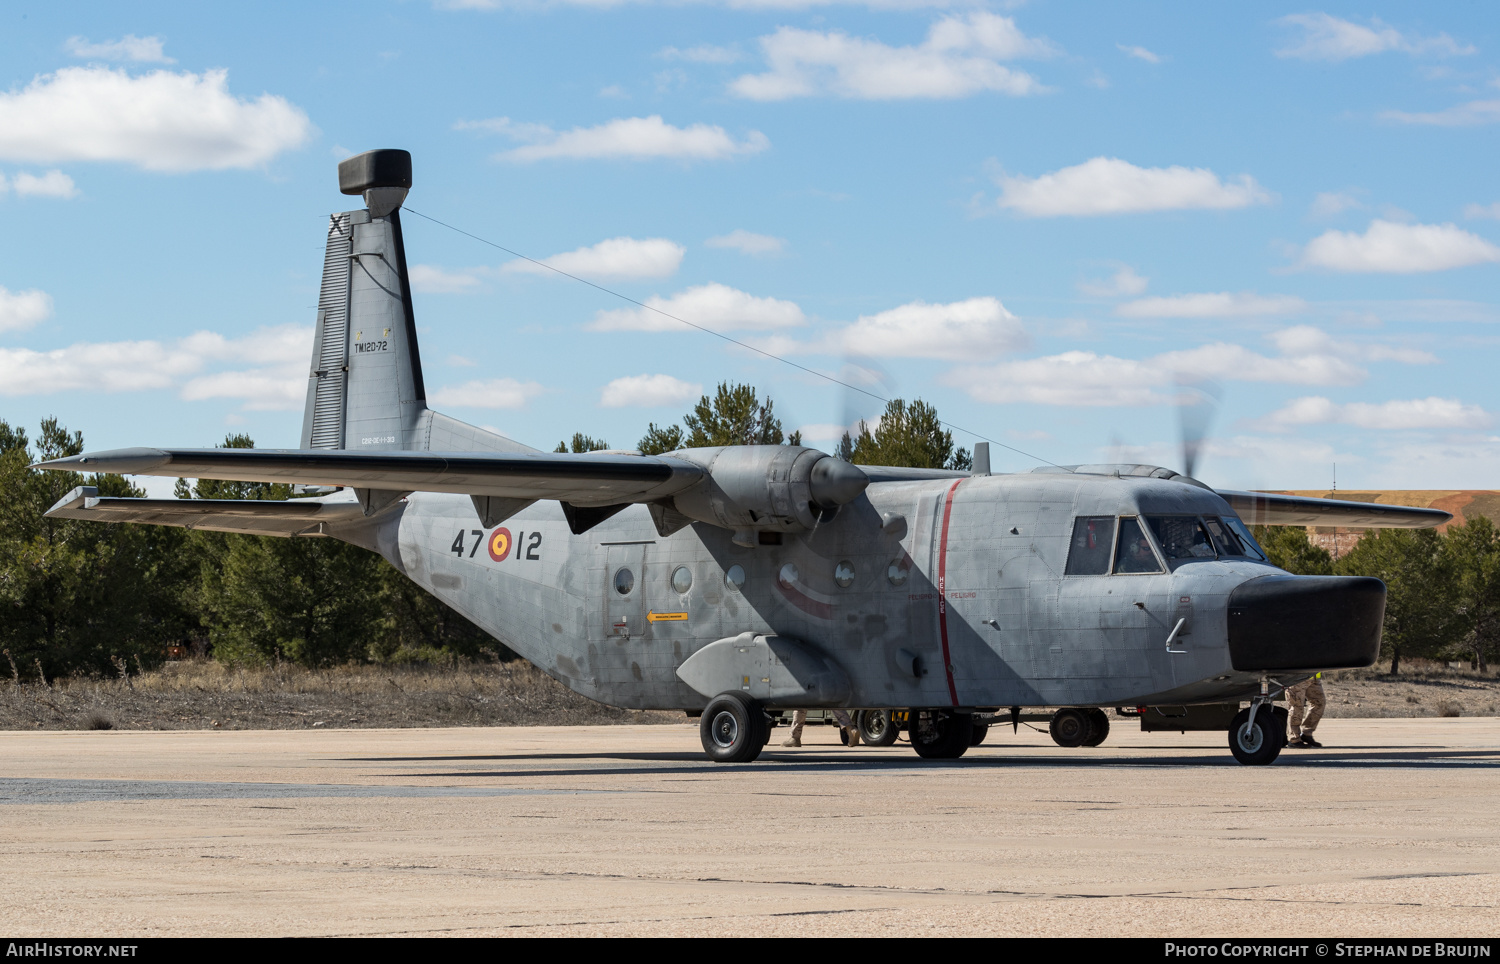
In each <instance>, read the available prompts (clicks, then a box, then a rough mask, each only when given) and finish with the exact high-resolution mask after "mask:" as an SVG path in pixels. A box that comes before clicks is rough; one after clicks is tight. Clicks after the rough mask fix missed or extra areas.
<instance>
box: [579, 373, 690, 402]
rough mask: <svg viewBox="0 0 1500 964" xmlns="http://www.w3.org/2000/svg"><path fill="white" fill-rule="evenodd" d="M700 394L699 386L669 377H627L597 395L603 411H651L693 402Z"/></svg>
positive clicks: (606, 386) (617, 379)
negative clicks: (621, 409)
mask: <svg viewBox="0 0 1500 964" xmlns="http://www.w3.org/2000/svg"><path fill="white" fill-rule="evenodd" d="M702 395H703V386H702V385H699V384H695V383H693V382H685V381H683V380H682V379H680V378H673V377H672V376H671V375H628V376H626V377H624V378H616V379H615V380H614V381H612V382H610V383H609V384H608V385H605V386H604V389H603V390H602V391H601V392H600V393H599V404H600V405H603V406H604V407H605V408H627V407H632V406H636V407H641V408H650V407H654V406H659V405H678V404H681V403H683V402H690V401H695V400H697V399H698V398H699V397H701V396H702Z"/></svg>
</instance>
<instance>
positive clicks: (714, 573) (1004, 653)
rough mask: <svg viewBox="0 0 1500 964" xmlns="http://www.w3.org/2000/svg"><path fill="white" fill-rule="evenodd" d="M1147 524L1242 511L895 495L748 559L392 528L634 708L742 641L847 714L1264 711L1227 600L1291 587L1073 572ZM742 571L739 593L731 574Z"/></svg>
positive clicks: (464, 524)
mask: <svg viewBox="0 0 1500 964" xmlns="http://www.w3.org/2000/svg"><path fill="white" fill-rule="evenodd" d="M1147 514H1160V515H1197V516H1207V517H1232V516H1233V512H1232V510H1231V509H1230V508H1229V507H1228V505H1227V504H1226V503H1225V502H1224V501H1223V500H1222V499H1220V498H1219V497H1218V496H1217V495H1215V494H1214V493H1213V492H1211V491H1209V490H1206V489H1202V488H1198V487H1196V486H1193V485H1188V484H1184V483H1181V482H1173V481H1164V480H1159V479H1141V478H1113V477H1108V476H1083V475H1062V476H1059V475H996V476H980V477H971V478H962V479H944V480H936V481H917V482H880V483H875V484H872V485H870V487H869V488H868V489H867V491H866V493H865V495H864V496H862V497H860V498H859V499H857V500H856V501H854V502H853V503H850V504H849V505H846V506H844V507H843V508H842V509H841V510H840V511H839V512H838V513H837V515H836V516H835V517H834V518H833V519H832V520H831V521H829V522H826V523H824V524H822V525H820V526H819V527H818V528H816V529H815V530H813V531H811V532H806V533H786V534H784V536H783V538H782V541H781V544H779V545H757V546H754V547H748V548H747V547H743V546H739V545H735V544H734V543H733V542H732V541H731V533H730V532H729V531H728V530H725V529H722V528H718V527H715V526H712V525H708V524H704V523H694V524H692V525H690V526H688V527H686V528H683V529H681V530H679V531H677V532H675V533H673V534H672V535H671V536H669V537H665V538H663V537H661V536H659V535H658V533H657V530H656V528H655V527H654V526H653V524H652V521H651V518H650V516H649V514H648V512H647V510H646V508H645V507H644V506H639V505H637V506H631V507H630V508H628V509H626V510H624V511H622V512H620V513H619V514H618V515H616V516H614V517H613V518H610V519H609V520H607V521H605V522H604V523H602V524H600V525H599V526H597V527H596V528H594V529H592V530H590V531H588V532H586V533H584V534H583V535H576V536H575V535H573V534H572V533H571V532H570V531H569V528H568V526H567V523H566V521H565V519H564V517H563V513H562V511H561V510H560V508H559V507H558V506H557V504H556V503H553V502H544V503H537V504H536V505H533V506H532V507H530V508H528V509H526V510H524V511H522V512H520V513H518V514H516V515H514V516H512V517H510V518H509V519H507V520H505V523H504V525H503V526H501V527H492V528H488V529H486V528H484V527H483V526H482V525H481V524H480V522H479V521H478V519H477V518H476V515H475V511H474V506H473V503H472V502H471V501H470V500H469V499H468V498H465V497H463V496H450V495H442V494H432V493H416V494H413V495H411V496H410V497H409V498H408V500H407V501H406V504H405V505H404V506H403V507H402V509H401V510H400V511H399V516H398V518H396V519H393V520H392V522H393V523H394V524H395V525H397V526H399V530H398V542H399V549H397V550H396V551H395V552H392V551H391V549H390V548H387V550H386V555H387V556H388V557H390V558H391V561H392V562H393V563H395V564H397V565H398V566H399V567H400V568H402V569H403V570H404V571H405V573H406V574H407V575H408V576H410V577H411V578H412V579H414V580H415V581H416V582H418V583H419V584H420V585H422V586H423V587H424V588H426V589H428V590H429V591H431V592H432V593H433V594H434V595H436V596H437V597H438V598H440V599H442V600H443V601H444V602H446V603H448V604H449V605H450V606H452V607H453V608H455V609H457V610H458V611H459V612H461V613H463V614H464V615H465V616H467V617H468V618H469V619H470V620H472V621H473V622H474V623H476V624H477V625H479V626H480V627H482V628H483V629H485V630H486V631H488V632H489V633H491V634H492V635H494V636H495V637H496V638H497V639H499V640H501V641H503V642H504V643H505V644H506V645H507V646H509V647H511V648H512V649H513V650H515V651H516V652H517V653H519V654H520V655H522V656H523V657H525V658H526V659H527V660H529V661H530V662H532V663H534V664H535V665H536V666H538V667H540V668H541V669H542V670H543V671H545V672H547V673H548V674H549V675H551V676H553V677H555V678H557V679H558V680H560V681H562V682H563V683H565V684H566V685H567V686H569V687H570V688H572V689H573V690H576V691H577V692H579V693H582V694H584V695H586V696H589V697H591V698H594V699H597V700H600V701H602V702H605V703H609V704H612V705H615V706H621V707H631V708H641V709H696V708H701V707H702V706H704V705H705V703H706V698H705V697H704V696H703V695H702V694H701V693H699V692H696V691H694V690H693V689H692V688H690V687H689V686H688V685H686V684H685V683H684V682H683V681H682V680H681V679H679V678H678V676H677V673H676V670H677V668H678V667H679V666H681V665H682V663H683V662H684V661H685V660H686V659H687V658H688V657H690V656H691V655H692V654H693V653H694V652H696V651H697V650H699V649H700V648H702V647H704V646H706V645H708V644H709V643H712V642H714V641H715V640H720V639H723V638H725V637H732V636H736V635H737V634H740V633H745V632H750V633H757V634H769V635H780V636H784V637H791V638H794V639H797V640H800V641H802V642H803V643H805V644H808V645H810V646H811V647H813V648H815V649H816V650H818V651H821V652H822V653H823V654H824V655H826V656H827V657H829V658H830V659H832V660H833V661H834V662H835V663H837V664H838V665H839V666H840V667H842V668H843V670H844V671H845V672H846V673H847V674H848V677H849V680H850V684H851V687H850V696H849V698H848V700H847V704H846V705H848V706H851V707H869V708H874V707H922V706H928V707H941V706H959V707H1000V706H1011V705H1022V706H1063V705H1138V704H1139V705H1144V704H1159V703H1189V702H1205V701H1211V700H1219V699H1236V698H1239V697H1240V696H1242V695H1246V696H1248V695H1249V694H1250V693H1252V692H1253V691H1254V690H1255V687H1256V685H1257V681H1258V678H1259V676H1258V674H1256V673H1249V672H1235V670H1234V669H1233V668H1232V666H1231V660H1230V654H1229V650H1228V645H1227V607H1228V599H1229V595H1230V593H1231V592H1232V591H1233V590H1234V589H1235V588H1236V587H1237V586H1239V585H1240V584H1242V583H1244V582H1246V581H1247V580H1250V579H1254V578H1256V577H1259V576H1265V575H1267V574H1272V573H1280V572H1281V570H1279V569H1276V568H1274V567H1272V566H1270V565H1268V564H1267V563H1265V562H1260V561H1255V560H1252V559H1249V558H1207V559H1194V560H1188V561H1185V562H1178V563H1173V564H1172V565H1173V566H1174V567H1175V568H1171V569H1169V570H1168V571H1164V572H1160V573H1155V574H1107V575H1081V576H1068V575H1064V570H1065V566H1066V564H1067V556H1068V549H1069V539H1070V534H1071V532H1072V527H1073V524H1074V519H1075V518H1077V517H1080V516H1101V517H1102V516H1109V517H1131V516H1138V515H1147ZM895 517H902V518H895ZM893 519H895V521H894V523H893V522H892V520H893ZM502 528H503V529H504V530H505V532H506V533H507V534H508V538H507V539H502V540H501V541H503V542H507V543H508V544H507V545H505V546H503V548H504V550H505V552H504V555H503V557H502V558H501V559H499V560H498V561H497V560H496V559H495V558H494V557H493V555H492V553H491V550H490V547H491V542H492V539H493V538H494V537H495V536H496V535H497V534H498V533H499V532H500V530H501V529H502ZM381 541H382V542H384V543H386V545H387V547H389V543H388V542H387V540H385V539H382V540H381ZM841 565H843V566H844V571H843V572H842V573H839V574H838V575H839V576H842V579H840V578H836V570H838V569H839V567H840V566H841ZM736 566H738V567H739V569H740V571H742V572H743V585H741V586H738V587H735V586H732V585H730V582H729V580H727V579H726V575H727V574H729V573H730V572H731V570H732V569H733V567H736ZM683 569H685V570H686V571H687V576H686V577H685V576H684V574H683V573H681V572H680V571H679V570H683ZM621 570H625V571H627V572H628V573H629V576H628V578H627V577H623V576H620V572H621ZM851 577H852V578H851ZM674 578H675V583H676V585H675V586H674ZM840 582H847V583H848V584H847V585H840ZM627 583H628V591H626V592H621V591H619V589H620V588H622V587H625V586H626V584H627ZM684 584H686V591H682V592H679V591H678V589H679V588H682V587H683V586H684ZM1179 620H1182V621H1183V622H1182V626H1181V627H1180V628H1179V629H1178V632H1177V633H1176V635H1175V637H1174V638H1173V641H1172V642H1171V645H1170V646H1168V644H1167V640H1168V638H1169V636H1172V631H1173V629H1174V628H1175V627H1177V625H1178V622H1179ZM913 657H915V659H913Z"/></svg>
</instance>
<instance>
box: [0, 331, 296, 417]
mask: <svg viewBox="0 0 1500 964" xmlns="http://www.w3.org/2000/svg"><path fill="white" fill-rule="evenodd" d="M311 354H312V328H310V327H303V326H300V325H281V326H278V327H274V328H261V329H258V330H256V331H254V332H251V333H250V334H249V335H246V336H244V337H241V338H226V337H224V336H223V335H221V334H219V333H217V332H211V331H200V332H195V333H194V334H191V335H189V336H187V337H186V338H181V339H178V340H177V341H175V342H159V341H126V342H81V343H78V344H75V345H70V346H68V347H67V348H57V349H53V350H50V351H32V350H31V349H25V348H10V349H6V348H0V394H4V395H48V394H52V393H53V392H60V391H80V392H130V391H147V390H159V389H170V388H174V387H178V386H181V397H182V398H184V399H186V400H189V401H195V400H201V399H206V398H241V399H244V400H245V405H244V407H245V408H247V409H255V410H268V409H275V410H296V409H300V408H301V407H302V405H303V401H304V400H305V398H306V393H307V359H308V358H309V357H310V356H311ZM226 363H227V364H237V365H244V364H249V365H253V366H256V367H254V368H251V369H236V370H225V371H217V372H205V371H204V369H205V368H209V367H212V366H214V365H216V364H226Z"/></svg>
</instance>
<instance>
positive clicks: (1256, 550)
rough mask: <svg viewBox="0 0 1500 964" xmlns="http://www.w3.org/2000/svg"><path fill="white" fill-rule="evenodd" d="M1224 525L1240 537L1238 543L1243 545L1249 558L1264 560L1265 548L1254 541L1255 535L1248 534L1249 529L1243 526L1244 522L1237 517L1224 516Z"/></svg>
mask: <svg viewBox="0 0 1500 964" xmlns="http://www.w3.org/2000/svg"><path fill="white" fill-rule="evenodd" d="M1224 525H1226V526H1228V527H1229V528H1230V529H1231V530H1232V531H1233V532H1234V534H1235V535H1237V536H1239V537H1240V545H1241V546H1243V547H1244V549H1245V555H1247V556H1249V557H1250V558H1251V559H1259V560H1260V561H1261V562H1265V561H1266V553H1265V550H1264V549H1262V548H1261V547H1260V545H1259V544H1258V543H1257V542H1256V541H1255V537H1254V536H1252V535H1251V534H1250V530H1249V529H1247V528H1245V523H1243V522H1241V521H1240V520H1239V519H1235V518H1232V517H1230V516H1225V517H1224Z"/></svg>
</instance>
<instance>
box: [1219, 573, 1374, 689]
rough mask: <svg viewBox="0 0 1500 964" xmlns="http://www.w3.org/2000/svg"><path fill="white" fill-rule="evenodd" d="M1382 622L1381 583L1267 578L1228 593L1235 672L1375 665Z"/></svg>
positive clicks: (1366, 579)
mask: <svg viewBox="0 0 1500 964" xmlns="http://www.w3.org/2000/svg"><path fill="white" fill-rule="evenodd" d="M1384 620H1385V583H1383V582H1381V581H1380V580H1379V579H1372V578H1370V577H1368V576H1291V575H1286V576H1261V577H1259V578H1256V579H1251V580H1250V581H1248V582H1245V583H1242V584H1240V585H1239V586H1238V587H1237V588H1235V590H1234V591H1233V592H1231V593H1230V594H1229V658H1230V661H1231V662H1232V663H1233V665H1234V668H1235V669H1237V670H1276V669H1338V668H1340V667H1354V666H1369V665H1371V664H1372V663H1374V662H1375V657H1376V656H1377V655H1379V653H1380V628H1381V625H1382V623H1383V622H1384Z"/></svg>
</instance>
